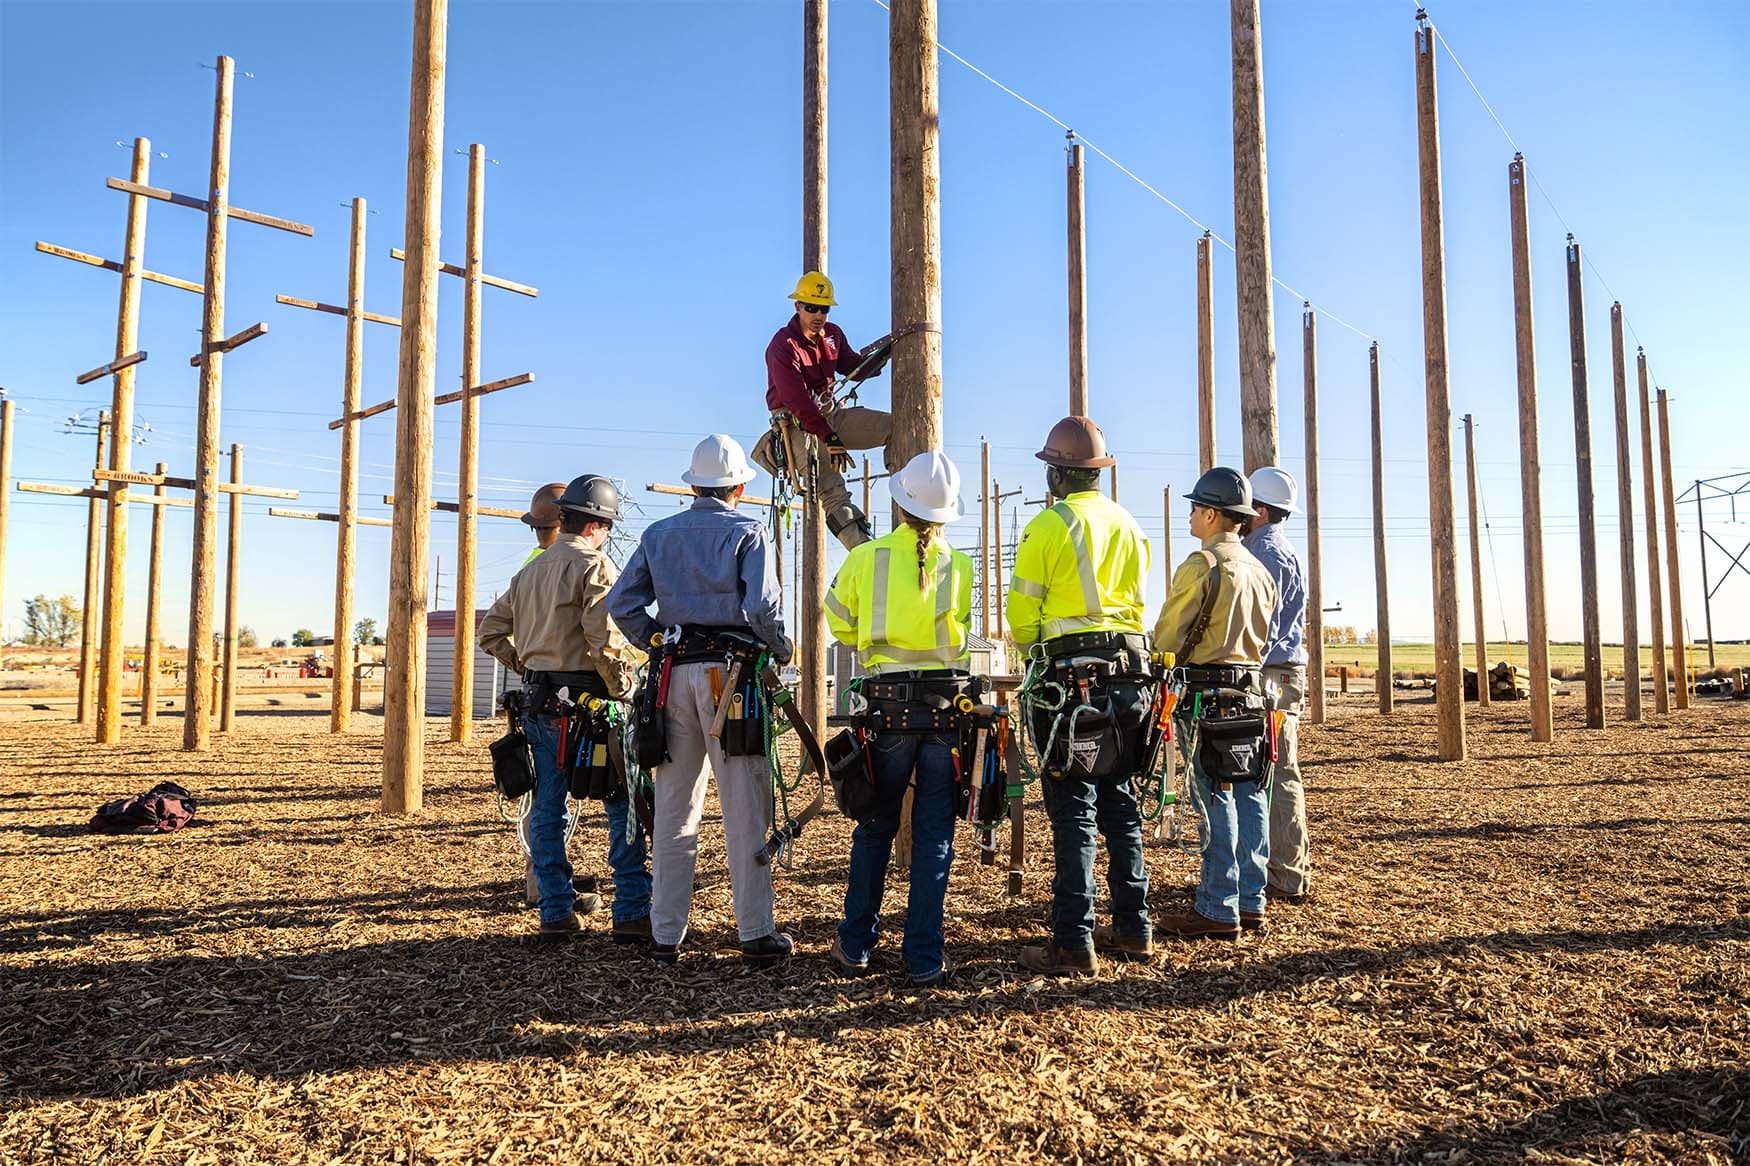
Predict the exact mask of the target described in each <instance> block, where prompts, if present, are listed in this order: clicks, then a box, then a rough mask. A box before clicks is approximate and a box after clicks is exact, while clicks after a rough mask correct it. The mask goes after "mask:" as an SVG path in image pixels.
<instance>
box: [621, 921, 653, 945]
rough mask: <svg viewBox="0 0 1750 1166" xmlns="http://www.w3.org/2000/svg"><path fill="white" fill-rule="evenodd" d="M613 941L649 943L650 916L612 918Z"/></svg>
mask: <svg viewBox="0 0 1750 1166" xmlns="http://www.w3.org/2000/svg"><path fill="white" fill-rule="evenodd" d="M614 942H615V943H622V944H625V943H649V942H650V916H648V915H640V916H639V917H638V918H636V919H616V920H614Z"/></svg>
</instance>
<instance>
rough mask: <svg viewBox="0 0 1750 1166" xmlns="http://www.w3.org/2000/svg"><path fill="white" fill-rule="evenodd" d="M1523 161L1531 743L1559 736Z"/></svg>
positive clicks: (1518, 214)
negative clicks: (1551, 650) (1546, 590)
mask: <svg viewBox="0 0 1750 1166" xmlns="http://www.w3.org/2000/svg"><path fill="white" fill-rule="evenodd" d="M1526 186H1527V175H1526V171H1525V156H1524V155H1523V154H1515V155H1513V161H1511V162H1510V163H1508V165H1507V206H1508V217H1509V219H1510V221H1511V226H1512V249H1513V347H1514V351H1515V354H1516V358H1517V370H1518V383H1519V493H1520V499H1521V522H1522V523H1523V525H1524V530H1525V647H1526V658H1527V664H1526V666H1527V667H1528V668H1530V669H1531V739H1532V740H1533V741H1548V740H1551V739H1552V738H1553V737H1554V736H1555V724H1554V721H1553V717H1552V713H1551V707H1550V672H1549V617H1548V608H1547V607H1546V606H1545V602H1544V587H1543V466H1542V464H1541V462H1540V461H1539V458H1538V437H1537V343H1536V339H1535V335H1534V332H1533V328H1532V320H1533V317H1532V310H1531V221H1530V216H1529V215H1528V214H1527V211H1526V205H1525V196H1526Z"/></svg>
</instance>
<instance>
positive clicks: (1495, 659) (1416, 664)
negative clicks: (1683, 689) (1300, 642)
mask: <svg viewBox="0 0 1750 1166" xmlns="http://www.w3.org/2000/svg"><path fill="white" fill-rule="evenodd" d="M1652 651H1653V650H1652V648H1650V647H1648V646H1646V645H1644V644H1643V645H1642V646H1641V667H1642V669H1643V670H1646V671H1647V672H1648V673H1649V674H1650V672H1651V669H1652V666H1653V665H1652ZM1459 658H1460V659H1462V660H1463V661H1464V662H1465V666H1466V667H1471V666H1473V661H1474V660H1475V659H1476V649H1475V648H1474V647H1473V646H1472V645H1471V642H1470V641H1469V640H1466V641H1465V642H1464V645H1463V648H1462V650H1461V651H1460V653H1459ZM1692 658H1693V659H1694V661H1695V667H1696V670H1697V672H1698V673H1700V674H1702V675H1705V674H1706V673H1707V671H1708V663H1707V644H1706V643H1701V644H1698V645H1696V646H1695V649H1694V654H1693V657H1692ZM1549 659H1550V670H1551V671H1552V672H1556V673H1564V674H1565V673H1569V672H1572V673H1575V674H1578V673H1579V672H1580V669H1581V667H1582V665H1583V664H1584V660H1583V659H1582V657H1581V653H1580V645H1579V644H1577V643H1574V644H1558V643H1552V644H1550V646H1549ZM1502 660H1511V661H1512V662H1513V663H1515V664H1517V665H1519V666H1520V667H1521V668H1523V667H1525V663H1526V654H1525V644H1524V643H1523V642H1515V643H1505V642H1499V641H1495V640H1490V641H1489V663H1490V664H1491V665H1493V664H1498V663H1500V662H1501V661H1502ZM1714 660H1715V662H1716V664H1717V666H1718V667H1720V668H1750V644H1719V645H1716V646H1715V648H1714ZM1378 662H1379V654H1378V649H1377V648H1375V647H1374V646H1373V645H1372V644H1326V645H1325V667H1326V668H1338V667H1341V666H1344V665H1347V666H1348V667H1350V668H1352V669H1356V670H1357V671H1356V674H1357V675H1372V673H1373V668H1374V665H1375V664H1377V663H1378ZM1391 662H1392V671H1393V672H1399V673H1401V672H1414V673H1429V674H1432V673H1433V671H1434V645H1433V644H1393V645H1392V649H1391ZM1604 667H1605V670H1606V671H1607V672H1611V673H1620V672H1621V671H1622V645H1621V644H1605V645H1604Z"/></svg>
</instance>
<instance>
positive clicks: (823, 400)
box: [766, 316, 872, 437]
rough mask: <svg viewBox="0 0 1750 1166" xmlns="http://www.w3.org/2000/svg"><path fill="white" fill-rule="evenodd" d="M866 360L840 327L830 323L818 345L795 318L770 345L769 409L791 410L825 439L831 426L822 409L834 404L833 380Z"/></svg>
mask: <svg viewBox="0 0 1750 1166" xmlns="http://www.w3.org/2000/svg"><path fill="white" fill-rule="evenodd" d="M862 359H863V358H862V357H861V356H859V355H858V354H857V350H856V349H854V348H852V347H851V342H850V341H849V340H847V339H845V332H844V329H843V328H840V327H839V326H838V325H837V324H833V323H828V324H827V326H826V333H825V335H823V336H822V337H821V338H820V340H819V342H818V343H816V342H813V341H810V340H808V339H807V338H806V337H804V336H803V335H802V325H801V324H800V323H799V322H798V321H797V319H796V317H795V316H791V317H790V322H789V323H788V324H785V325H784V326H783V327H782V328H780V329H778V332H777V335H775V336H773V337H772V342H771V343H770V344H768V345H766V408H768V409H772V410H778V409H785V410H788V411H789V413H790V415H791V416H792V417H794V418H796V420H797V422H798V423H799V424H800V425H801V426H802V428H804V429H806V430H807V431H808V432H810V433H812V434H814V435H815V436H816V437H825V436H826V435H827V434H828V433H830V432H831V427H830V426H829V425H827V423H826V417H825V416H824V415H823V414H822V412H821V410H822V409H823V408H825V407H826V406H827V405H828V404H829V403H831V400H832V397H831V391H832V382H833V377H834V376H836V375H837V374H839V373H845V374H849V373H850V372H852V371H853V370H854V369H855V368H856V367H857V365H858V364H859V363H861V362H862ZM870 375H872V374H870ZM857 379H858V380H862V379H865V378H863V377H859V378H857Z"/></svg>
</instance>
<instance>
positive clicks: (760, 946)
mask: <svg viewBox="0 0 1750 1166" xmlns="http://www.w3.org/2000/svg"><path fill="white" fill-rule="evenodd" d="M795 950H796V941H795V940H793V939H791V938H790V937H789V936H788V935H785V934H784V933H783V932H782V931H774V932H772V934H770V935H766V936H761V937H760V938H759V939H749V940H746V941H744V942H743V943H742V945H741V963H742V966H743V967H748V968H775V967H777V966H778V965H780V964H785V963H788V962H789V961H790V956H791V954H792V953H793V952H795Z"/></svg>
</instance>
